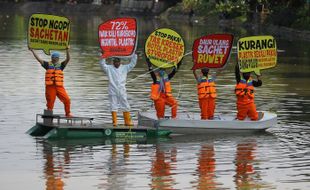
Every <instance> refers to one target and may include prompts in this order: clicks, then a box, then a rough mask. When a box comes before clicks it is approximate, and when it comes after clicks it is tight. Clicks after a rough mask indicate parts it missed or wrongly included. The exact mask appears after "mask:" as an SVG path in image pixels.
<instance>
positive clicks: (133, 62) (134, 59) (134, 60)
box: [125, 54, 138, 72]
mask: <svg viewBox="0 0 310 190" xmlns="http://www.w3.org/2000/svg"><path fill="white" fill-rule="evenodd" d="M137 59H138V56H137V54H133V56H132V57H131V60H130V63H129V64H127V65H125V66H126V70H127V72H129V71H131V70H132V69H133V68H134V67H135V66H136V64H137Z"/></svg>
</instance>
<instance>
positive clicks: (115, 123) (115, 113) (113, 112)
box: [111, 111, 117, 127]
mask: <svg viewBox="0 0 310 190" xmlns="http://www.w3.org/2000/svg"><path fill="white" fill-rule="evenodd" d="M111 113H112V121H113V126H114V127H116V126H117V112H115V111H112V112H111Z"/></svg>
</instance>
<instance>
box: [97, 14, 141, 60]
mask: <svg viewBox="0 0 310 190" xmlns="http://www.w3.org/2000/svg"><path fill="white" fill-rule="evenodd" d="M98 34H99V43H100V48H101V49H102V51H103V54H102V57H103V58H108V57H112V56H130V55H132V54H133V53H134V51H135V49H136V42H137V22H136V19H134V18H117V19H112V20H108V21H106V22H104V23H102V24H101V25H99V30H98Z"/></svg>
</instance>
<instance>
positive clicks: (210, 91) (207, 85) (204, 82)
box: [197, 78, 216, 119]
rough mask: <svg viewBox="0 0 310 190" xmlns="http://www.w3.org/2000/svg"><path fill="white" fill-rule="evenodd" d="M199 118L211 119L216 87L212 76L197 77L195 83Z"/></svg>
mask: <svg viewBox="0 0 310 190" xmlns="http://www.w3.org/2000/svg"><path fill="white" fill-rule="evenodd" d="M197 91H198V99H199V107H200V110H201V119H213V117H214V110H215V98H216V89H215V83H214V80H213V79H212V78H208V79H199V81H198V84H197Z"/></svg>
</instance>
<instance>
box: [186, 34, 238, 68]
mask: <svg viewBox="0 0 310 190" xmlns="http://www.w3.org/2000/svg"><path fill="white" fill-rule="evenodd" d="M233 39H234V36H233V35H231V34H210V35H207V36H202V37H200V38H198V39H196V40H195V41H194V44H193V63H194V66H193V67H192V70H195V69H201V68H204V67H207V68H223V67H224V66H225V64H226V62H227V60H228V58H229V55H230V51H231V47H232V43H233Z"/></svg>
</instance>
